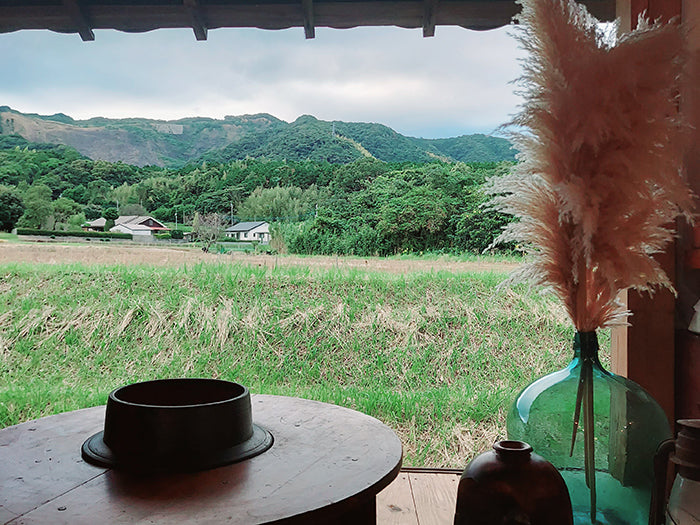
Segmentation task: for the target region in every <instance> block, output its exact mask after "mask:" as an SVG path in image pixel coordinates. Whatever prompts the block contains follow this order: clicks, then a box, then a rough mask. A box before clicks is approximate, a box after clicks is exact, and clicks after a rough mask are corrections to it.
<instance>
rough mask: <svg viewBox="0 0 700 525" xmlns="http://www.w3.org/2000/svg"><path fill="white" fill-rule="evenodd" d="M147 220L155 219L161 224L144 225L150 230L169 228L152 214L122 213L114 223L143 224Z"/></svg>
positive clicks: (154, 220)
mask: <svg viewBox="0 0 700 525" xmlns="http://www.w3.org/2000/svg"><path fill="white" fill-rule="evenodd" d="M146 221H153V222H155V223H156V224H158V225H159V226H144V228H148V229H149V230H167V229H169V228H168V227H167V226H165V224H163V223H162V222H160V221H159V220H158V219H154V218H153V217H151V216H150V215H120V216H119V217H117V219H116V220H115V221H114V224H115V225H116V224H123V225H127V224H129V225H131V224H142V223H144V222H146Z"/></svg>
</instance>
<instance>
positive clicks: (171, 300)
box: [0, 264, 573, 467]
mask: <svg viewBox="0 0 700 525" xmlns="http://www.w3.org/2000/svg"><path fill="white" fill-rule="evenodd" d="M504 277H505V275H503V274H494V273H488V272H484V273H461V274H453V273H446V272H444V273H442V272H430V273H411V274H408V275H404V276H398V275H391V274H387V273H379V272H374V271H371V270H367V271H359V270H344V271H340V270H331V271H329V270H322V271H321V270H316V271H311V270H308V269H294V268H286V269H285V268H279V269H266V268H251V267H248V266H245V265H234V264H197V265H194V266H183V267H180V268H154V267H145V266H98V265H88V264H81V265H78V264H71V265H36V264H5V265H1V266H0V426H8V425H13V424H16V423H19V422H22V421H25V420H28V419H32V418H37V417H40V416H44V415H47V414H52V413H56V412H62V411H66V410H73V409H77V408H82V407H87V406H92V405H97V404H103V403H105V402H106V398H107V394H108V393H109V392H110V391H111V390H112V389H114V388H116V387H118V386H121V385H123V384H125V383H129V382H134V381H140V380H147V379H154V378H167V377H183V376H186V377H216V378H222V379H228V380H234V381H237V382H240V383H243V384H245V385H247V386H248V387H249V388H250V390H251V392H253V393H267V394H283V395H292V396H300V397H306V398H312V399H318V400H321V401H326V402H330V403H336V404H339V405H344V406H348V407H351V408H354V409H357V410H360V411H362V412H365V413H367V414H370V415H372V416H374V417H377V418H378V419H380V420H382V421H384V422H385V423H386V424H387V425H389V426H390V427H392V428H393V429H394V430H396V432H397V433H398V434H399V436H400V437H401V439H402V442H403V444H404V455H405V458H404V465H410V466H450V467H463V466H464V464H465V462H466V461H467V460H468V459H469V458H471V457H472V456H473V455H474V454H475V453H478V452H480V451H482V450H485V449H486V448H488V447H489V446H490V445H491V443H492V442H493V441H494V440H495V439H496V438H499V437H501V438H503V437H505V430H504V415H505V411H506V410H507V409H508V407H509V405H510V403H511V402H512V400H513V398H514V396H515V394H516V393H517V392H518V390H519V389H520V388H522V387H523V386H524V385H526V384H527V383H528V382H530V381H531V380H532V379H534V378H536V377H538V376H540V375H542V374H544V373H547V372H549V371H551V370H554V369H556V368H559V367H561V366H563V365H564V364H565V363H566V362H568V360H569V358H570V354H571V350H570V348H571V341H572V337H573V329H572V328H571V327H570V323H569V322H568V321H567V318H566V316H565V315H564V313H563V310H562V309H561V307H560V306H559V305H558V303H556V302H555V301H554V300H553V299H552V298H551V297H547V296H542V295H539V294H537V293H536V292H534V291H532V290H528V289H526V288H525V287H522V288H515V289H503V290H497V289H496V286H497V284H498V283H499V282H500V281H502V280H503V278H504Z"/></svg>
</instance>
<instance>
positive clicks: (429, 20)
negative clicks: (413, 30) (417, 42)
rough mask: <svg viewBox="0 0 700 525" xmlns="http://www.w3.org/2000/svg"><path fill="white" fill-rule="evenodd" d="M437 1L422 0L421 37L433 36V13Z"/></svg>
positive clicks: (435, 10)
mask: <svg viewBox="0 0 700 525" xmlns="http://www.w3.org/2000/svg"><path fill="white" fill-rule="evenodd" d="M437 7H438V0H423V36H424V37H430V36H435V13H436V12H437Z"/></svg>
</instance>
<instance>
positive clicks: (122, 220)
mask: <svg viewBox="0 0 700 525" xmlns="http://www.w3.org/2000/svg"><path fill="white" fill-rule="evenodd" d="M148 219H152V217H149V216H148V215H120V216H119V217H117V218H116V220H115V221H114V224H131V223H135V224H139V223H141V222H144V221H147V220H148ZM153 220H155V219H153Z"/></svg>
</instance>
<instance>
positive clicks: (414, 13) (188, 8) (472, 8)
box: [0, 0, 675, 39]
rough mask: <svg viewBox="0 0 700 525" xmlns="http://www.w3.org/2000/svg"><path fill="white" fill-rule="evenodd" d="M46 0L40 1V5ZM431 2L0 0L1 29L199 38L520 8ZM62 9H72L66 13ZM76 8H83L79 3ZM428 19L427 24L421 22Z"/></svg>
mask: <svg viewBox="0 0 700 525" xmlns="http://www.w3.org/2000/svg"><path fill="white" fill-rule="evenodd" d="M42 1H43V2H45V3H42ZM430 1H437V0H360V1H352V2H349V1H335V0H330V1H324V2H316V3H313V0H302V11H303V12H302V13H300V12H299V2H298V1H297V2H288V1H287V2H285V1H284V0H279V3H277V2H274V1H271V2H265V3H262V4H256V3H251V2H245V1H240V2H238V1H232V2H230V3H229V2H226V3H223V2H221V3H220V2H212V3H208V2H195V1H194V0H182V1H181V2H179V3H153V4H150V3H144V2H137V1H136V0H133V1H132V2H126V1H120V2H110V0H101V1H100V2H95V3H93V2H92V1H91V0H64V2H65V4H58V5H57V4H56V3H55V2H54V1H51V0H34V1H32V2H31V3H30V5H26V6H24V5H19V3H16V2H13V3H12V4H11V5H9V6H8V5H5V4H3V3H2V2H0V33H8V32H11V31H18V30H22V29H50V30H52V31H58V32H63V33H78V32H80V33H81V36H83V37H84V38H90V31H91V30H93V29H116V30H119V31H127V32H143V31H152V30H154V29H161V28H185V27H187V28H193V29H194V31H195V35H196V36H197V38H198V39H203V38H206V31H207V30H208V29H216V28H219V27H257V28H260V29H287V28H290V27H302V26H303V27H304V29H305V33H306V35H307V37H312V36H313V35H314V33H315V28H316V27H331V28H336V29H345V28H351V27H358V26H398V27H405V28H416V29H417V28H421V29H423V28H424V26H425V30H426V32H427V33H428V34H430V32H431V31H432V26H433V25H434V26H435V27H437V26H439V25H452V26H461V27H465V28H468V29H477V30H478V29H491V28H495V27H500V26H503V25H507V24H509V23H510V22H511V19H512V17H513V15H515V14H516V13H517V12H518V11H519V7H518V6H517V5H516V3H515V1H514V0H452V1H445V2H440V3H439V4H438V7H439V9H437V10H436V9H435V8H434V6H433V10H432V13H431V14H430V16H428V17H426V7H428V8H430V4H428V6H426V2H430ZM672 1H675V0H672ZM583 3H584V5H586V6H587V7H588V9H589V11H590V12H591V14H593V15H594V16H595V17H596V18H598V19H600V20H608V21H609V20H612V19H614V17H615V0H583ZM68 8H71V13H70V14H69V12H68ZM81 8H82V9H81ZM426 21H427V23H426Z"/></svg>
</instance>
